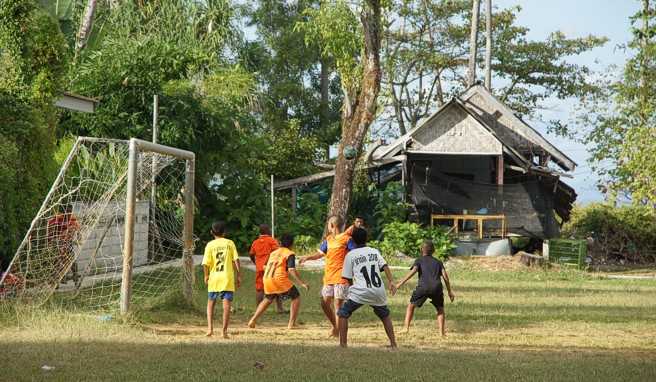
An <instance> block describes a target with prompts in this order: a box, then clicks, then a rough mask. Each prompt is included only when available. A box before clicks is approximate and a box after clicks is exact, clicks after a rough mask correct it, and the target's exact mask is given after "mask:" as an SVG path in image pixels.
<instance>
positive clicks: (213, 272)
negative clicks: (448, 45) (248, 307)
mask: <svg viewBox="0 0 656 382" xmlns="http://www.w3.org/2000/svg"><path fill="white" fill-rule="evenodd" d="M225 230H226V225H225V223H224V222H222V221H219V222H215V223H214V224H212V230H211V233H212V235H213V236H214V240H212V241H210V242H209V243H207V246H206V247H205V254H204V256H203V272H204V274H205V285H207V336H208V337H210V336H211V335H212V333H213V332H214V328H213V319H214V305H215V303H216V299H217V298H220V299H222V300H223V338H228V322H229V321H230V308H231V307H232V299H233V296H234V292H235V286H236V287H237V288H239V284H241V275H240V273H239V257H238V255H237V248H236V247H235V243H233V242H232V240H229V239H226V238H225V237H224V236H225ZM235 276H236V283H235Z"/></svg>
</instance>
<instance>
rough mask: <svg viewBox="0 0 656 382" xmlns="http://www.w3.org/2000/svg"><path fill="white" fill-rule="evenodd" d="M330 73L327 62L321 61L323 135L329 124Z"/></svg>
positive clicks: (328, 148) (320, 118)
mask: <svg viewBox="0 0 656 382" xmlns="http://www.w3.org/2000/svg"><path fill="white" fill-rule="evenodd" d="M329 76H330V71H329V70H328V60H327V59H325V58H322V59H321V77H320V78H319V81H320V85H321V104H320V105H319V108H320V110H319V124H320V126H321V132H322V133H325V132H326V131H327V130H328V124H329V122H330V113H329V112H330V109H329V106H330V104H329V103H330V99H329V93H328V85H329V84H330V83H329V80H330V78H329ZM329 159H330V145H327V147H326V161H327V160H329Z"/></svg>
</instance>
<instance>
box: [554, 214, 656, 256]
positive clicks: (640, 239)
mask: <svg viewBox="0 0 656 382" xmlns="http://www.w3.org/2000/svg"><path fill="white" fill-rule="evenodd" d="M562 235H563V236H564V237H573V238H577V239H592V240H591V245H590V248H589V254H590V255H591V256H592V259H593V262H594V263H601V264H605V263H613V262H631V263H645V262H654V261H656V212H654V209H653V208H651V207H647V206H621V207H615V206H612V205H609V204H605V203H593V204H589V205H587V206H585V207H581V206H576V207H575V208H574V209H573V210H572V217H571V219H570V221H569V222H567V224H565V226H564V227H563V230H562Z"/></svg>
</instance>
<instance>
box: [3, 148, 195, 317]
mask: <svg viewBox="0 0 656 382" xmlns="http://www.w3.org/2000/svg"><path fill="white" fill-rule="evenodd" d="M131 147H132V148H131ZM130 150H134V151H135V152H134V155H133V158H134V159H133V162H134V163H133V165H132V167H133V168H134V170H133V172H132V174H133V177H132V180H130V173H131V171H130V170H131V166H130V158H131V156H130ZM154 150H156V151H154ZM180 153H182V154H183V155H179V154H180ZM193 161H194V157H193V154H192V153H189V152H186V151H182V150H177V149H173V148H169V147H166V146H161V145H154V144H150V143H148V142H143V141H138V140H132V141H123V140H111V139H99V138H79V139H78V140H77V141H76V143H75V145H74V146H73V148H72V150H71V153H70V154H69V156H68V157H67V159H66V161H65V162H64V164H63V166H62V168H61V171H60V173H59V175H58V177H57V179H56V180H55V182H54V184H53V186H52V188H51V190H50V192H49V193H48V195H47V196H46V200H45V201H44V203H43V205H42V207H41V209H40V210H39V212H38V214H37V216H36V217H35V219H34V220H33V222H32V224H31V226H30V228H29V230H28V232H27V234H26V235H25V238H24V239H23V242H22V243H21V245H20V247H19V248H18V251H17V252H16V255H15V256H14V259H13V261H12V263H11V265H10V267H9V269H8V272H6V273H5V274H4V275H3V277H2V280H1V282H0V297H4V298H16V299H21V300H24V301H26V302H32V303H36V304H40V303H43V302H45V301H46V300H48V299H49V298H51V297H53V293H54V294H55V296H54V298H56V299H62V300H64V301H66V302H72V303H74V304H75V305H79V306H81V307H85V308H93V309H98V308H109V309H113V308H116V307H118V301H119V299H120V297H121V293H122V291H121V285H122V279H125V278H126V277H127V279H126V280H128V281H129V282H128V284H129V285H128V286H127V289H125V287H126V286H125V285H124V290H123V294H124V295H125V296H124V297H125V298H126V299H127V301H128V302H129V301H132V302H138V301H139V300H140V299H145V298H149V297H154V296H157V295H160V294H161V293H162V292H163V291H164V290H165V289H167V288H171V287H172V286H176V285H177V286H179V287H182V285H183V282H182V281H186V283H185V284H190V282H191V278H192V277H193V276H192V275H191V274H190V273H191V266H190V264H191V259H190V257H191V251H192V246H193V240H192V239H191V233H190V232H191V229H192V225H191V224H192V223H191V222H190V221H189V220H190V219H193V197H190V194H191V193H193V166H194V163H193ZM189 178H191V179H189ZM186 182H187V183H186ZM189 185H191V190H186V189H185V187H187V188H189ZM131 187H133V190H134V192H133V193H130V192H129V190H130V188H131ZM190 201H191V203H190ZM190 205H192V206H191V208H190ZM129 206H133V208H132V210H131V211H130V212H129V214H128V215H127V216H126V210H129V208H128V207H129ZM126 219H127V220H126ZM130 220H131V221H132V222H133V223H131V224H126V223H127V222H128V221H130ZM126 226H127V227H126ZM126 228H128V230H126ZM126 235H127V240H130V238H132V240H131V242H130V243H131V245H126V244H128V243H126ZM128 250H129V252H126V251H128ZM126 253H131V265H132V266H131V267H130V263H129V262H128V263H125V260H126ZM185 255H186V256H185ZM124 263H125V265H127V266H126V267H124ZM183 265H184V266H183ZM185 266H187V268H188V269H186V268H185ZM124 268H128V269H127V271H128V272H127V273H126V272H124ZM124 273H126V274H125V275H124ZM126 291H127V292H126ZM188 292H190V289H189V291H188ZM185 293H186V292H185Z"/></svg>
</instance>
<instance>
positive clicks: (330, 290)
mask: <svg viewBox="0 0 656 382" xmlns="http://www.w3.org/2000/svg"><path fill="white" fill-rule="evenodd" d="M342 226H343V223H342V219H340V218H339V217H338V216H331V217H330V219H328V232H329V233H328V236H326V239H325V240H324V241H323V242H322V243H321V246H320V247H319V250H318V251H317V254H316V255H312V256H306V257H303V258H301V259H300V261H299V264H303V263H304V262H305V261H307V260H316V259H320V258H322V257H324V256H325V257H326V265H325V267H324V275H323V288H322V289H321V309H322V310H323V313H324V314H325V315H326V318H328V320H329V321H330V323H331V324H332V326H333V327H332V331H331V333H330V335H331V336H332V337H337V336H338V335H339V331H338V329H337V320H338V318H337V316H336V313H337V311H338V310H339V309H340V308H341V307H342V304H344V300H346V295H347V293H348V282H347V281H346V280H344V279H343V278H342V268H343V267H344V258H345V257H346V253H347V252H348V251H350V250H352V249H355V248H356V247H355V244H353V241H352V240H351V235H350V232H352V231H353V228H352V227H349V229H347V230H346V232H342ZM333 305H334V308H333Z"/></svg>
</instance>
